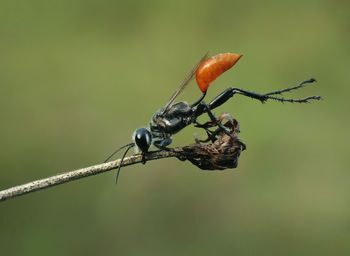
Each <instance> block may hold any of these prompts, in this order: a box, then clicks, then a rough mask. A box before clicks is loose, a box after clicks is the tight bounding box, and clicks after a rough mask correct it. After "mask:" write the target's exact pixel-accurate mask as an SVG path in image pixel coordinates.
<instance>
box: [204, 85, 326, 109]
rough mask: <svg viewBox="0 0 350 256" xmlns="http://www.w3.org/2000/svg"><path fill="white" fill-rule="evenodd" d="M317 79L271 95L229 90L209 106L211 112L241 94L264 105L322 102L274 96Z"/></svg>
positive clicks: (314, 97) (310, 98)
mask: <svg viewBox="0 0 350 256" xmlns="http://www.w3.org/2000/svg"><path fill="white" fill-rule="evenodd" d="M315 81H316V80H315V79H309V80H306V81H304V82H302V83H301V84H299V85H297V86H294V87H290V88H287V89H283V90H278V91H274V92H270V93H265V94H259V93H255V92H250V91H247V90H243V89H239V88H228V89H226V90H225V91H223V92H222V93H221V94H219V95H218V96H216V97H215V98H214V99H213V100H212V101H211V102H210V103H209V104H208V106H209V108H210V109H211V110H213V109H215V108H217V107H219V106H221V105H222V104H224V103H225V102H226V101H228V100H229V99H230V98H231V97H233V96H234V95H235V94H241V95H244V96H246V97H249V98H252V99H256V100H259V101H261V102H262V103H264V102H266V101H267V100H269V99H270V100H276V101H279V102H291V103H295V102H296V103H309V102H310V101H312V100H321V99H322V98H321V97H320V96H310V97H306V98H302V99H286V98H282V97H275V96H272V95H276V94H282V93H284V92H289V91H292V90H297V89H299V88H302V87H304V86H305V85H306V84H308V83H312V82H315Z"/></svg>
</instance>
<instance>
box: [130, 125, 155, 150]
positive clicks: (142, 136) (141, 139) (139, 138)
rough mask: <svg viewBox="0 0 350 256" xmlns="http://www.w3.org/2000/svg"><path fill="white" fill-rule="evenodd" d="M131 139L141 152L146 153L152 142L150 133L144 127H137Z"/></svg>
mask: <svg viewBox="0 0 350 256" xmlns="http://www.w3.org/2000/svg"><path fill="white" fill-rule="evenodd" d="M133 139H134V141H135V144H136V145H137V147H138V148H139V149H140V150H141V151H142V152H143V153H147V152H148V149H149V147H150V146H151V143H152V134H151V132H150V131H149V130H148V129H146V128H139V129H137V130H136V131H135V132H134V136H133Z"/></svg>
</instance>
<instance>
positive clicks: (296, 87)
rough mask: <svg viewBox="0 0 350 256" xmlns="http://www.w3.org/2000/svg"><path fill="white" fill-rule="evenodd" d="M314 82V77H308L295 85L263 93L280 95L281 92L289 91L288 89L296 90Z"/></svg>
mask: <svg viewBox="0 0 350 256" xmlns="http://www.w3.org/2000/svg"><path fill="white" fill-rule="evenodd" d="M315 82H317V81H316V79H315V78H310V79H308V80H305V81H303V82H301V83H300V84H298V85H297V86H293V87H289V88H286V89H282V90H277V91H274V92H269V93H266V94H265V95H276V94H279V95H281V94H283V93H285V92H290V91H293V90H297V89H300V88H303V87H305V86H307V85H311V84H312V83H315Z"/></svg>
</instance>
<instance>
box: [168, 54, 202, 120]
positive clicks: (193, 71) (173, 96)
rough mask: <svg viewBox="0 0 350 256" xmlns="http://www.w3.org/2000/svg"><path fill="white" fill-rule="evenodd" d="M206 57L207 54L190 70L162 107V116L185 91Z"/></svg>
mask: <svg viewBox="0 0 350 256" xmlns="http://www.w3.org/2000/svg"><path fill="white" fill-rule="evenodd" d="M207 57H208V53H206V54H205V55H204V56H203V57H202V58H201V59H200V60H199V61H198V62H197V64H196V65H195V66H194V67H193V68H192V70H191V71H190V72H189V73H188V74H187V76H186V77H185V79H184V80H183V81H182V83H181V84H180V86H179V88H178V89H177V90H176V91H175V92H174V93H173V95H172V96H171V98H170V100H169V101H168V103H167V104H165V106H164V108H163V109H164V110H163V112H162V113H163V114H164V113H166V112H167V111H168V110H169V109H170V107H171V106H172V105H173V104H174V101H175V99H176V98H177V96H179V95H180V93H181V92H182V91H183V90H184V89H185V87H186V85H188V84H189V82H190V81H191V80H192V78H193V76H194V74H195V73H196V71H197V69H198V67H199V65H200V64H201V63H202V62H203V61H204V60H205V59H207Z"/></svg>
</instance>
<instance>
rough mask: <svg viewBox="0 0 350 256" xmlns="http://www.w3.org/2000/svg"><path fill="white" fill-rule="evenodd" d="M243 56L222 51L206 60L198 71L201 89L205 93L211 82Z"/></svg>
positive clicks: (197, 78)
mask: <svg viewBox="0 0 350 256" xmlns="http://www.w3.org/2000/svg"><path fill="white" fill-rule="evenodd" d="M241 57H242V55H241V54H236V53H221V54H218V55H215V56H213V57H210V58H208V59H206V60H204V61H203V62H202V63H201V64H200V65H199V67H198V69H197V71H196V80H197V84H198V86H199V89H200V90H201V91H202V92H203V93H205V92H206V91H207V90H208V87H209V85H210V84H211V82H213V81H214V80H215V79H216V78H217V77H218V76H220V75H221V74H222V73H224V72H225V71H226V70H228V69H230V68H231V67H232V66H233V65H235V64H236V62H237V61H238V60H239V59H240V58H241Z"/></svg>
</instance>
